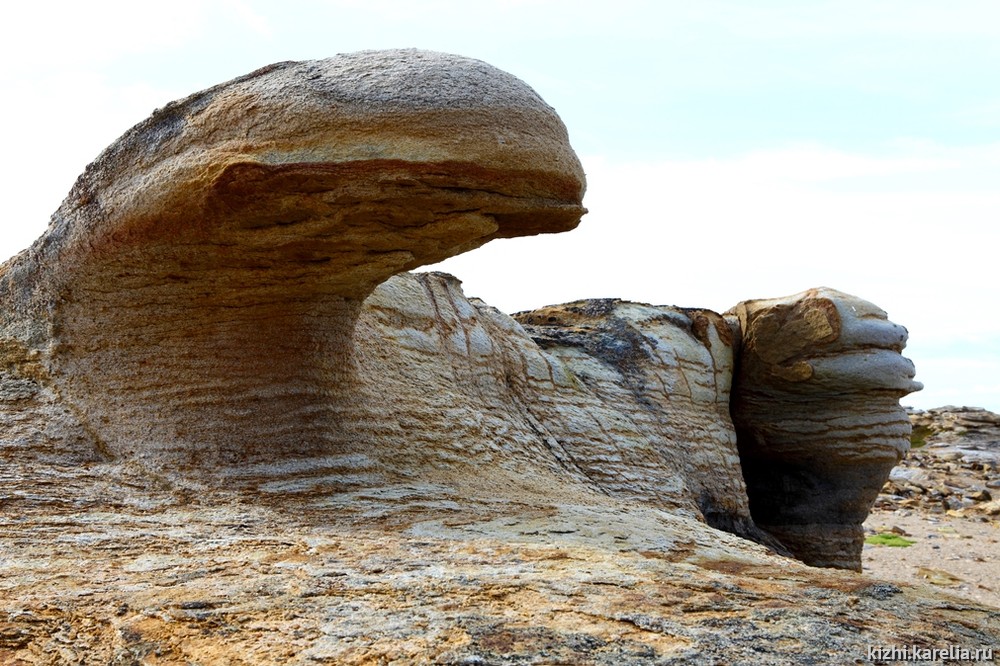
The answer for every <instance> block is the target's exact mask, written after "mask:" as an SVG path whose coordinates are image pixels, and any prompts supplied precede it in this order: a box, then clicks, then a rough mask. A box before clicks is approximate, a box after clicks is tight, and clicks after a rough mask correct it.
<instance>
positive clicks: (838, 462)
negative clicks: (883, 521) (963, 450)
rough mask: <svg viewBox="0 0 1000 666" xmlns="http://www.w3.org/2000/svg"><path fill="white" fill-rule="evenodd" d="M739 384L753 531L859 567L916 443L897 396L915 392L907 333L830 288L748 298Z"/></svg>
mask: <svg viewBox="0 0 1000 666" xmlns="http://www.w3.org/2000/svg"><path fill="white" fill-rule="evenodd" d="M729 315H730V316H731V317H732V320H733V322H734V327H735V328H736V330H737V331H738V332H739V335H740V336H741V338H742V345H741V349H740V355H739V361H738V364H737V366H738V369H737V373H736V379H735V381H734V386H733V401H732V414H733V420H734V422H735V424H736V429H737V434H738V443H739V449H740V458H741V462H742V465H743V476H744V477H745V479H746V482H747V490H748V492H749V494H750V508H751V512H752V514H753V517H754V520H755V521H756V522H757V524H758V525H760V526H761V527H763V528H764V529H766V530H767V531H768V532H770V533H771V534H773V535H774V536H776V537H777V538H778V539H779V540H780V541H781V542H782V543H783V544H784V545H785V546H787V547H788V548H789V549H790V550H791V551H792V552H793V553H794V554H795V556H796V557H798V558H799V559H801V560H803V561H805V562H807V563H809V564H814V565H817V566H834V567H841V568H853V569H858V570H860V568H861V548H862V545H863V538H864V534H863V530H862V527H861V524H862V523H863V522H864V519H865V517H866V516H867V515H868V511H869V510H870V509H871V505H872V503H873V502H874V501H875V498H876V496H877V495H878V492H879V490H880V489H881V487H882V484H883V483H884V482H885V479H886V478H887V477H888V475H889V470H891V469H892V468H893V466H895V464H896V463H897V462H899V460H900V459H901V458H902V456H903V455H904V454H905V453H906V451H907V450H908V448H909V436H910V422H909V420H908V419H907V416H906V411H905V410H904V409H903V408H902V407H900V406H899V398H900V397H902V396H904V395H907V394H908V393H911V392H913V391H916V390H919V389H920V388H921V386H920V384H919V383H918V382H915V381H913V376H914V369H913V364H912V363H911V362H910V361H909V360H908V359H906V358H904V357H903V356H902V355H901V353H900V352H901V351H902V349H903V347H904V346H905V344H906V337H907V332H906V329H905V328H903V327H902V326H897V325H896V324H893V323H892V322H890V321H888V319H887V318H886V314H885V312H883V311H882V310H881V309H879V308H878V307H876V306H874V305H872V304H871V303H869V302H867V301H863V300H861V299H859V298H856V297H854V296H849V295H848V294H844V293H841V292H838V291H835V290H832V289H813V290H810V291H807V292H803V293H801V294H797V295H795V296H790V297H787V298H780V299H770V300H756V301H746V302H744V303H740V304H739V305H738V306H736V307H735V308H734V309H733V310H731V311H730V312H729Z"/></svg>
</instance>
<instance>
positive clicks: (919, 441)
mask: <svg viewBox="0 0 1000 666" xmlns="http://www.w3.org/2000/svg"><path fill="white" fill-rule="evenodd" d="M933 433H934V431H933V430H931V429H930V428H928V427H927V426H921V425H918V426H913V431H912V432H911V433H910V446H911V447H912V448H914V449H919V448H920V447H921V446H923V445H924V444H926V443H927V438H928V437H929V436H930V435H931V434H933Z"/></svg>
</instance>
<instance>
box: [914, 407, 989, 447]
mask: <svg viewBox="0 0 1000 666" xmlns="http://www.w3.org/2000/svg"><path fill="white" fill-rule="evenodd" d="M907 414H908V415H909V417H910V422H911V423H912V424H913V436H912V438H911V439H912V442H913V446H914V447H921V446H925V445H930V446H938V445H944V446H953V447H956V448H959V449H966V450H969V451H975V450H977V449H979V448H984V447H985V448H994V449H996V448H1000V414H996V413H995V412H991V411H989V410H987V409H983V408H982V407H954V406H952V405H947V406H945V407H935V408H934V409H928V410H926V411H924V410H921V409H907Z"/></svg>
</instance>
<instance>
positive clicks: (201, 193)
mask: <svg viewBox="0 0 1000 666" xmlns="http://www.w3.org/2000/svg"><path fill="white" fill-rule="evenodd" d="M583 189H584V179H583V174H582V170H581V168H580V165H579V163H578V161H577V160H576V157H575V155H574V154H573V152H572V149H571V148H570V147H569V143H568V140H567V136H566V131H565V128H564V127H563V126H562V123H561V122H560V121H559V119H558V117H557V116H556V115H555V113H554V112H553V111H552V109H550V108H549V107H548V106H546V105H545V104H544V102H542V101H541V100H540V99H539V98H538V96H537V95H536V94H535V93H534V92H533V91H531V90H530V89H529V88H528V87H527V86H525V85H524V84H523V83H521V82H520V81H517V80H516V79H514V78H513V77H511V76H509V75H507V74H505V73H503V72H499V71H498V70H495V69H493V68H492V67H489V66H488V65H485V64H484V63H480V62H478V61H474V60H469V59H465V58H460V57H457V56H446V55H442V54H434V53H427V52H422V51H391V52H366V53H361V54H352V55H347V56H339V57H337V58H333V59H330V60H325V61H316V62H306V63H282V64H278V65H274V66H272V67H268V68H265V69H262V70H259V71H258V72H255V73H253V74H250V75H248V76H246V77H243V78H240V79H237V80H235V81H232V82H230V83H228V84H223V85H221V86H218V87H216V88H213V89H211V90H208V91H205V92H203V93H199V94H196V95H194V96H192V97H190V98H188V99H186V100H183V101H181V102H178V103H175V104H171V105H168V106H167V107H166V108H164V109H162V110H160V111H158V112H156V113H154V115H153V116H152V117H151V118H150V119H149V120H147V121H146V122H145V123H142V124H141V125H139V126H137V127H136V128H135V129H133V130H132V131H130V132H129V133H127V134H126V135H125V136H124V137H123V138H122V139H121V140H119V142H118V143H116V144H114V145H112V147H111V148H109V149H108V150H107V151H106V152H105V153H104V154H103V155H102V156H101V157H100V158H99V159H98V160H97V162H95V163H94V164H93V165H91V167H89V168H88V170H87V172H86V173H85V174H84V175H83V176H82V177H81V179H80V181H79V182H78V183H77V185H76V187H75V188H74V189H73V191H72V192H71V193H70V196H69V198H68V199H67V200H66V202H65V203H64V204H63V206H62V207H61V208H60V209H59V210H58V211H57V213H56V214H55V216H54V217H53V221H52V224H51V226H50V228H49V230H48V232H47V233H46V234H45V236H43V237H42V238H41V239H39V241H38V242H36V243H35V244H34V245H33V246H32V247H31V248H30V249H29V250H27V251H26V252H24V253H22V254H21V255H19V256H18V257H15V258H14V259H13V260H12V261H10V262H8V263H7V264H5V265H4V266H3V267H0V304H2V308H0V478H3V479H4V483H3V485H2V486H0V598H2V599H4V604H3V606H2V607H0V663H3V664H8V663H10V664H63V663H94V664H120V665H125V664H241V663H246V664H289V663H292V664H295V663H331V664H410V663H441V664H518V663H567V664H642V663H651V664H652V663H655V664H670V663H684V664H688V663H696V664H698V663H704V664H717V663H772V664H792V663H794V664H800V663H831V662H839V661H843V660H844V659H848V660H859V659H861V660H863V659H865V658H866V655H867V649H868V647H869V646H871V645H912V644H920V645H928V644H929V645H940V644H955V645H961V646H967V647H977V646H980V645H992V644H995V643H997V640H998V638H1000V611H996V610H995V609H989V608H984V607H981V606H975V605H969V604H962V603H956V602H955V601H954V600H952V599H949V598H947V597H944V596H940V595H937V594H936V593H927V592H917V591H914V590H913V589H911V588H909V587H906V586H895V585H885V584H882V583H879V582H877V581H875V580H873V579H869V578H865V577H862V576H859V575H857V574H855V573H854V572H834V571H820V570H817V569H812V568H809V567H806V566H805V565H803V564H801V563H799V562H796V561H795V560H793V559H791V558H788V557H784V556H781V555H779V554H778V553H782V552H785V548H784V545H787V546H789V548H791V549H792V550H793V551H794V552H795V553H796V554H797V555H798V556H800V557H804V558H809V557H812V558H813V561H818V562H819V563H825V564H833V565H836V566H846V565H853V561H852V560H849V558H846V557H845V555H844V553H843V551H844V546H843V543H842V540H837V539H835V540H833V541H832V542H826V543H825V545H823V546H822V547H821V548H818V549H813V550H812V551H808V552H803V551H802V549H801V544H800V543H799V542H797V541H795V539H794V538H793V539H790V541H791V543H787V542H785V539H786V538H787V535H788V534H791V535H792V536H793V537H794V536H795V534H797V533H796V532H794V530H793V531H791V532H789V531H788V530H787V529H784V528H783V525H784V523H781V522H773V521H772V522H767V521H764V522H765V526H766V527H767V528H768V530H769V531H770V532H765V531H762V530H761V529H760V527H758V525H757V524H756V523H757V522H758V521H759V520H760V519H759V518H758V516H757V513H756V512H757V508H756V506H757V505H755V501H756V500H757V499H759V498H760V497H761V495H760V494H759V493H758V494H755V492H757V491H759V490H760V486H759V484H758V485H756V486H755V485H754V484H753V481H755V480H757V479H759V474H758V476H756V477H755V476H753V474H751V475H750V476H748V478H749V479H751V487H750V493H749V495H748V493H747V487H746V486H745V484H744V479H743V477H744V474H743V472H742V470H743V468H744V467H745V466H746V465H747V464H748V463H747V462H746V461H749V464H750V465H751V466H752V469H753V470H755V471H754V473H759V469H758V468H759V467H760V465H761V464H762V462H763V460H764V458H765V457H764V455H763V453H762V451H763V450H764V449H763V448H762V446H763V445H764V444H768V442H770V441H771V440H768V439H766V438H764V437H763V436H762V435H761V434H762V433H763V434H769V433H770V432H772V430H775V429H774V428H772V426H771V425H769V422H768V421H767V418H768V413H772V414H776V415H779V416H780V418H781V420H780V422H779V423H778V424H777V425H778V426H780V427H778V428H777V430H776V432H779V433H781V432H806V431H807V429H808V428H810V427H817V428H822V429H823V430H825V431H829V432H834V433H835V434H836V433H838V432H839V430H838V428H839V429H841V430H843V429H844V428H847V427H848V426H849V425H850V424H858V423H860V424H862V426H863V427H862V428H861V432H862V433H863V434H864V437H860V436H859V437H845V436H842V434H843V433H840V434H838V438H833V439H829V440H823V441H822V442H821V441H819V440H818V439H817V438H813V439H810V440H808V441H807V440H805V439H803V440H801V441H799V444H798V445H797V446H796V445H794V442H791V443H789V438H785V439H780V438H779V439H777V440H774V441H776V442H778V441H780V442H781V447H783V448H781V449H780V450H779V449H778V448H775V449H774V451H771V452H770V453H769V454H768V455H771V458H770V460H771V461H772V462H774V466H775V469H782V470H785V471H786V472H787V473H788V474H789V475H790V476H789V477H787V478H785V477H780V478H777V479H776V480H777V481H778V482H780V483H782V484H785V486H786V487H789V488H793V489H795V485H794V483H793V482H798V481H799V480H801V479H802V478H803V477H804V475H805V474H814V475H816V474H817V471H816V470H817V469H819V470H822V471H825V470H826V468H825V467H824V466H823V465H824V464H826V463H828V462H830V463H831V466H830V469H832V470H834V472H835V473H831V474H827V475H826V476H822V480H823V482H824V483H827V484H832V485H831V486H830V488H829V490H830V492H831V498H834V499H836V500H837V501H838V502H840V503H841V504H843V505H844V506H846V507H848V508H849V509H850V510H851V511H855V512H857V511H860V510H861V507H862V506H864V507H865V509H866V508H867V506H866V503H867V504H870V500H869V499H867V495H866V494H865V493H867V488H868V486H869V485H873V484H874V485H875V489H876V491H877V487H878V486H880V485H881V483H882V481H883V480H884V477H885V475H886V474H887V473H888V467H885V466H884V465H883V464H882V463H883V462H888V461H890V460H892V461H894V460H895V459H896V458H895V457H896V456H898V454H899V451H901V450H903V448H904V446H905V438H906V437H907V436H908V434H909V430H908V428H907V429H904V428H900V429H898V430H893V428H894V427H895V425H896V422H895V420H894V418H895V415H896V411H895V410H896V409H897V408H898V405H896V404H895V403H894V402H893V404H891V405H890V400H889V396H890V395H896V396H897V397H898V395H901V394H902V393H900V392H901V391H902V392H903V393H905V392H906V391H904V390H903V389H904V388H909V389H911V390H912V388H914V386H915V385H914V384H912V383H909V384H906V385H905V386H904V385H903V384H901V383H900V381H899V379H898V377H897V374H898V371H899V368H901V367H904V366H905V365H906V362H905V361H902V360H899V359H901V358H902V357H900V356H899V350H900V349H901V348H902V343H903V341H904V340H905V333H903V334H901V335H902V337H898V336H899V335H900V331H901V330H902V329H898V327H895V326H893V325H892V324H889V323H888V322H887V321H885V320H884V314H883V315H881V319H880V318H879V316H880V315H879V314H878V313H880V311H877V309H875V308H874V306H871V305H870V304H867V303H864V302H863V301H859V300H857V299H853V298H852V297H848V296H845V295H842V294H835V292H808V293H807V294H805V295H800V296H797V297H792V298H789V299H781V300H776V301H769V302H764V301H753V302H750V303H747V304H742V305H741V306H739V307H738V308H737V309H736V311H734V313H733V314H731V315H730V316H729V317H723V316H721V315H718V314H716V313H712V312H708V311H705V310H695V309H683V308H674V307H661V306H648V305H641V304H636V303H629V302H626V301H619V300H597V301H580V302H577V303H571V304H567V305H563V306H555V307H549V308H543V309H541V310H537V311H534V312H529V313H521V314H519V315H518V316H517V318H516V319H515V318H512V317H509V316H507V315H505V314H503V313H500V312H498V311H497V310H495V309H493V308H491V307H489V306H487V305H485V304H484V303H481V302H479V301H476V300H475V299H471V300H470V299H468V298H466V297H465V296H464V294H463V293H462V291H461V289H460V283H459V282H458V281H457V280H456V279H454V278H452V277H451V276H447V275H444V274H439V273H431V274H426V275H412V274H408V273H406V272H405V271H406V270H407V269H410V268H414V267H416V266H419V265H421V264H424V263H430V262H434V261H438V260H440V259H442V258H444V257H446V256H450V255H452V254H456V253H458V252H462V251H466V250H469V249H473V248H475V247H477V246H479V245H481V244H483V243H485V242H487V241H489V240H491V239H493V238H499V237H507V236H516V235H525V234H535V233H542V232H557V231H562V230H566V229H570V228H572V227H573V226H575V225H576V223H577V221H578V220H579V217H580V215H582V214H583V212H584V210H583V208H582V205H581V203H582V202H581V199H582V195H583ZM843 308H852V310H851V313H848V312H847V311H846V310H845V311H843V312H841V311H840V309H843ZM817 312H818V313H820V315H821V316H819V315H817V314H816V313H817ZM854 314H857V315H858V316H856V317H855V316H854ZM834 315H836V316H834ZM821 320H822V321H821ZM823 321H825V322H826V328H825V329H824V328H823V327H822V326H821V325H820V324H822V322H823ZM803 322H805V323H804V324H803ZM734 331H735V333H734ZM890 334H894V335H897V338H898V339H896V338H893V341H891V342H885V340H884V339H883V338H885V339H888V338H887V337H886V336H888V337H891V335H890ZM782 345H787V348H782ZM859 350H866V351H864V353H866V354H868V355H869V356H870V359H871V360H874V361H876V362H874V363H869V364H868V365H865V366H864V368H861V370H860V371H858V372H855V373H854V374H851V373H852V372H853V371H854V370H858V366H857V365H855V364H854V361H855V360H856V359H857V358H858V354H861V353H862V352H861V351H859ZM789 363H790V364H791V365H789ZM785 366H788V367H787V368H786V367H785ZM806 368H809V369H810V372H812V373H813V374H814V375H815V377H812V376H806V375H807V374H808V373H806V372H805V369H806ZM831 368H832V369H833V371H832V372H831V371H830V369H831ZM911 370H912V368H911ZM776 376H777V377H779V378H781V382H786V384H787V385H786V384H782V383H781V382H776V381H775V377H776ZM910 376H912V372H911V375H910ZM829 377H832V378H833V379H832V380H831V381H827V380H826V379H825V378H829ZM734 378H735V379H734ZM734 382H735V384H734ZM793 385H794V386H793ZM734 386H735V388H736V392H735V393H732V389H733V387H734ZM796 387H798V388H796ZM845 392H846V393H851V394H852V396H854V394H855V393H856V394H857V395H856V396H854V398H857V397H858V396H862V395H867V396H868V397H869V398H870V411H868V412H864V413H863V414H862V411H861V410H860V408H859V407H858V406H857V404H856V401H855V399H853V398H852V399H848V398H846V397H842V396H844V394H845ZM852 392H853V393H852ZM810 402H812V403H814V404H813V407H816V405H820V407H821V409H820V410H819V411H818V414H819V418H820V421H819V422H818V424H817V422H816V418H817V417H816V416H815V415H814V414H813V413H812V412H811V411H809V410H808V409H806V406H807V405H808V404H809V403H810ZM731 409H732V410H733V414H736V415H738V416H739V417H740V419H741V420H739V421H737V426H738V427H739V428H741V429H742V430H738V429H737V427H734V424H733V421H732V420H731V418H730V410H731ZM838 409H842V410H844V411H842V413H841V414H840V416H839V417H838V416H837V414H836V410H838ZM768 410H773V412H768ZM782 410H784V411H782ZM824 410H825V411H824ZM838 419H840V420H838ZM866 419H867V420H866ZM880 419H881V420H880ZM813 424H816V425H815V426H813ZM845 424H846V425H845ZM886 424H888V425H886ZM851 427H854V426H851ZM904 431H905V432H904ZM747 432H750V433H753V434H754V436H755V437H757V440H755V442H757V448H749V449H748V448H746V446H745V435H746V433H747ZM873 433H874V434H873ZM897 435H899V436H901V437H902V438H903V440H904V443H903V444H900V443H899V442H898V441H897V439H898V437H896V436H897ZM818 444H823V446H822V447H818V448H817V446H818ZM838 447H843V451H841V450H840V449H839V448H838ZM845 461H851V462H852V463H853V462H857V464H855V465H854V466H853V467H850V466H849V465H847V462H845ZM832 463H836V464H832ZM890 466H891V465H890ZM847 469H850V470H851V471H850V473H846V472H843V470H847ZM803 470H804V471H803ZM879 475H881V477H879ZM837 484H839V485H837ZM768 498H769V499H768ZM765 499H767V501H768V502H770V504H771V505H777V504H778V500H777V499H776V498H775V496H765ZM781 501H787V502H789V505H788V506H787V507H784V508H782V510H783V511H786V513H785V514H782V515H781V516H779V517H780V518H781V519H782V520H783V519H785V517H786V516H788V515H792V514H794V515H795V517H796V518H801V519H803V520H805V521H806V523H803V524H802V526H800V527H801V529H813V530H815V529H817V528H816V525H815V523H822V524H826V523H829V522H837V521H845V520H847V519H848V518H851V519H853V517H854V516H853V514H851V515H850V516H847V515H846V513H845V512H840V513H836V515H835V516H834V517H833V518H829V517H828V515H827V514H825V513H823V511H822V510H819V509H818V508H817V507H816V506H815V504H816V502H815V498H814V497H803V496H802V494H801V493H800V492H792V493H788V494H786V495H785V496H784V497H783V498H782V499H781ZM796 502H797V503H799V504H795V503H796ZM766 505H767V502H765V506H766ZM803 507H804V508H803ZM796 512H797V513H796ZM847 513H849V512H847ZM766 517H768V518H771V517H773V516H772V515H771V514H766ZM862 517H863V516H862ZM809 521H812V523H813V524H810V523H809ZM840 524H841V523H840V522H837V525H840ZM716 528H723V529H724V530H727V531H721V530H719V529H716ZM838 529H839V527H838ZM772 535H773V536H772ZM775 536H776V537H777V538H778V540H780V541H781V542H782V543H784V545H782V543H779V541H776V540H775ZM741 537H749V539H753V540H756V541H757V542H759V543H754V542H753V541H750V540H748V539H745V538H741ZM831 543H832V545H830V544H831ZM823 548H827V550H826V551H823Z"/></svg>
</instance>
